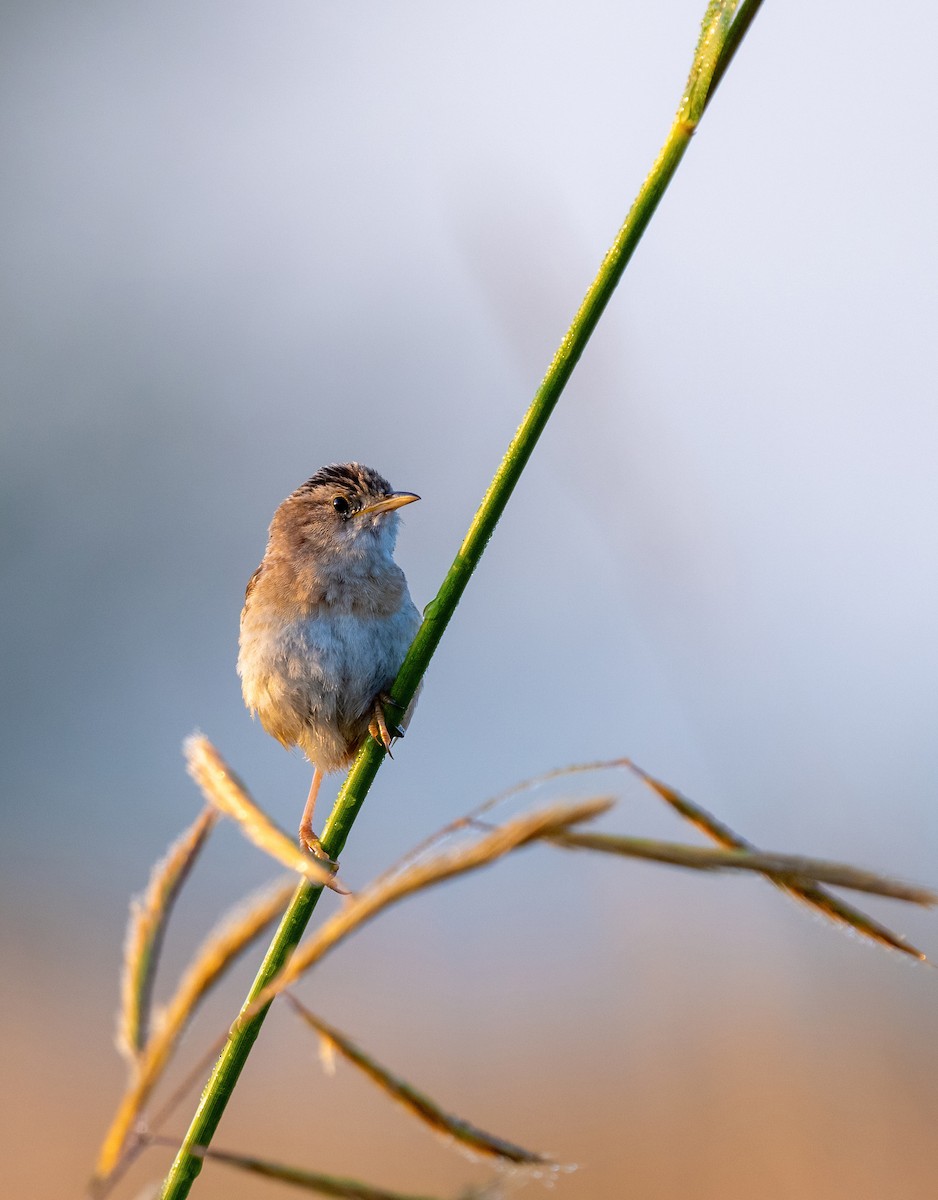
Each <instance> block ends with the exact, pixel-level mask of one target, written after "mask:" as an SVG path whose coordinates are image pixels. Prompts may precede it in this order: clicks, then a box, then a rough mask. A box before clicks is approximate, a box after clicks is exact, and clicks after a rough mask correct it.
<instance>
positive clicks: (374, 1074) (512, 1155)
mask: <svg viewBox="0 0 938 1200" xmlns="http://www.w3.org/2000/svg"><path fill="white" fill-rule="evenodd" d="M287 999H288V1000H290V1002H291V1003H292V1004H293V1007H294V1009H295V1010H296V1012H297V1013H299V1015H300V1016H301V1017H302V1018H303V1020H304V1021H306V1022H307V1024H309V1025H311V1026H312V1027H313V1029H315V1030H316V1032H317V1033H318V1034H320V1036H321V1037H323V1038H325V1039H326V1040H327V1042H328V1043H329V1044H330V1045H331V1046H332V1047H334V1048H335V1049H337V1050H338V1051H339V1053H340V1054H342V1055H343V1056H344V1057H345V1058H346V1059H348V1061H349V1062H350V1063H353V1064H354V1065H355V1066H356V1067H358V1068H359V1069H360V1070H361V1071H363V1072H364V1073H365V1075H367V1076H368V1078H369V1079H371V1080H372V1081H373V1082H374V1083H376V1084H377V1085H378V1087H379V1088H381V1090H382V1091H383V1092H385V1093H386V1094H387V1095H389V1096H390V1097H391V1098H392V1099H393V1100H396V1101H397V1102H398V1103H399V1104H401V1105H403V1107H404V1108H406V1109H407V1111H408V1112H411V1113H413V1114H414V1115H415V1116H416V1117H419V1118H420V1120H421V1121H423V1122H425V1124H427V1125H429V1126H430V1128H431V1129H433V1130H435V1131H436V1132H437V1133H443V1134H447V1135H448V1136H449V1137H451V1138H454V1139H455V1140H456V1141H457V1142H459V1143H460V1145H463V1146H466V1147H467V1148H468V1149H469V1150H473V1151H476V1152H477V1153H480V1154H490V1155H492V1156H493V1157H495V1158H500V1159H505V1160H506V1161H508V1162H512V1163H518V1164H524V1165H532V1166H533V1165H540V1166H545V1165H548V1164H550V1163H551V1162H552V1160H551V1159H550V1158H548V1157H547V1156H546V1155H544V1154H536V1153H534V1152H533V1151H531V1150H525V1149H524V1147H522V1146H516V1145H514V1144H513V1143H512V1142H507V1141H505V1140H504V1139H503V1138H499V1137H495V1136H494V1135H493V1134H491V1133H485V1132H484V1130H481V1129H477V1128H476V1126H474V1125H471V1124H470V1123H469V1122H468V1121H464V1120H462V1118H460V1117H456V1116H453V1115H452V1113H448V1112H446V1111H445V1110H444V1109H442V1108H441V1107H440V1106H439V1105H438V1104H437V1103H436V1102H435V1101H434V1100H431V1098H430V1097H429V1096H427V1095H425V1093H423V1092H419V1091H418V1090H417V1089H416V1088H415V1087H412V1086H411V1085H410V1084H409V1083H407V1082H406V1081H405V1080H403V1079H401V1078H399V1077H398V1076H397V1075H392V1074H391V1072H390V1071H388V1070H386V1068H384V1067H382V1066H381V1064H380V1063H377V1062H375V1060H374V1059H373V1058H370V1057H369V1056H368V1055H367V1054H365V1052H364V1050H362V1049H361V1047H360V1046H357V1045H356V1044H355V1043H354V1042H353V1041H351V1040H350V1039H349V1038H347V1037H346V1036H345V1034H344V1033H341V1032H340V1031H339V1030H338V1029H335V1028H334V1027H333V1026H332V1025H327V1024H326V1022H325V1021H322V1020H320V1018H319V1017H317V1016H316V1015H315V1014H314V1013H311V1012H310V1011H309V1009H308V1008H306V1007H305V1006H304V1005H302V1004H300V1002H299V1001H298V1000H297V999H296V997H294V996H291V995H288V996H287Z"/></svg>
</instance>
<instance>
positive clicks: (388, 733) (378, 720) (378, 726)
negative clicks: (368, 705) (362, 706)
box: [368, 693, 406, 758]
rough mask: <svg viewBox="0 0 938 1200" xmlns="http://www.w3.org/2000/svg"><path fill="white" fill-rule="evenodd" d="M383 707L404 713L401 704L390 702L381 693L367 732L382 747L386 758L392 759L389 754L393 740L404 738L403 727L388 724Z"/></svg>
mask: <svg viewBox="0 0 938 1200" xmlns="http://www.w3.org/2000/svg"><path fill="white" fill-rule="evenodd" d="M385 705H387V706H388V707H390V708H396V709H397V710H398V711H399V712H401V713H403V712H404V711H406V710H405V708H404V706H403V704H398V702H397V701H396V700H392V699H391V697H390V696H387V695H385V694H384V693H382V694H381V695H380V696H379V697H378V699H377V700H376V701H375V709H374V714H373V716H372V718H371V724H370V725H369V726H368V732H369V733H370V734H371V736H372V737H373V738H374V739H375V741H376V742H378V743H379V744H380V745H382V746H383V747H384V749H385V751H386V752H387V756H388V758H393V757H394V755H393V754H392V753H391V746H392V745H393V743H394V739H395V738H402V737H403V736H404V729H403V726H401V725H398V724H397V723H393V724H391V725H389V724H388V721H387V717H386V716H385V712H384V709H385Z"/></svg>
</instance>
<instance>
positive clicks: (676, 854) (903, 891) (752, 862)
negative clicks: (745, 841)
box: [550, 833, 938, 908]
mask: <svg viewBox="0 0 938 1200" xmlns="http://www.w3.org/2000/svg"><path fill="white" fill-rule="evenodd" d="M550 841H552V842H553V843H554V844H555V845H557V846H563V847H565V848H566V849H570V850H599V851H602V852H604V853H606V854H621V855H624V856H625V857H627V858H643V859H649V860H651V861H653V862H660V863H668V864H669V865H671V866H675V867H690V868H692V869H693V870H697V871H733V870H736V871H754V872H755V873H756V874H759V875H767V876H769V877H770V878H771V880H772V882H773V883H777V884H780V885H782V886H785V887H791V886H793V885H794V886H797V885H801V886H803V885H805V884H808V885H810V884H818V883H828V884H832V885H833V886H834V887H845V888H850V889H852V890H853V891H856V892H869V893H871V894H872V895H876V896H888V897H889V898H890V899H892V900H904V901H906V902H907V903H909V904H921V905H922V906H923V907H925V908H929V907H931V906H932V905H934V904H938V895H936V894H935V893H934V892H930V891H928V890H926V889H925V888H922V887H915V886H913V885H912V884H908V883H902V882H901V881H900V880H896V879H887V878H885V877H884V876H882V875H877V874H875V873H874V872H872V871H864V870H861V869H860V868H859V867H851V866H849V865H847V864H845V863H835V862H826V861H823V860H821V859H818V858H804V857H802V856H800V855H794V854H775V853H770V852H768V851H765V850H736V849H732V850H711V849H710V848H709V847H707V846H685V845H683V844H682V843H678V842H659V841H654V840H651V839H648V838H637V837H626V836H622V835H618V834H607V833H557V834H554V835H553V836H552V837H551V838H550Z"/></svg>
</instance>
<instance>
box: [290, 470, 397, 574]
mask: <svg viewBox="0 0 938 1200" xmlns="http://www.w3.org/2000/svg"><path fill="white" fill-rule="evenodd" d="M419 499H420V497H419V496H416V495H414V493H413V492H395V491H392V490H391V485H390V484H389V483H388V481H387V480H386V479H385V478H384V477H383V476H382V475H379V474H378V472H377V471H375V470H373V469H372V468H371V467H365V466H362V464H361V463H341V464H339V463H335V464H333V465H331V466H328V467H323V468H322V469H321V470H319V471H317V472H316V474H315V475H313V476H311V478H309V479H307V481H306V482H305V483H304V484H301V485H300V487H298V488H297V489H296V491H295V492H293V493H292V494H291V495H289V496H288V497H287V498H286V500H284V502H283V503H282V504H281V505H280V507H279V508H278V509H277V511H276V513H275V514H274V520H273V524H272V525H271V536H272V537H274V536H275V535H279V536H280V537H283V538H284V539H285V540H286V541H287V543H288V545H289V546H290V549H291V551H292V552H294V553H296V552H302V551H304V550H305V551H306V552H307V553H311V554H313V555H315V556H319V557H321V558H323V559H328V560H336V559H340V560H341V559H345V560H353V559H366V558H369V557H371V556H374V557H377V558H390V556H391V554H392V553H393V552H394V543H395V541H396V540H397V527H398V523H399V517H398V514H397V511H396V510H397V509H399V508H401V507H403V505H405V504H412V503H413V502H414V501H415V500H419Z"/></svg>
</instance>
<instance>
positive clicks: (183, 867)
mask: <svg viewBox="0 0 938 1200" xmlns="http://www.w3.org/2000/svg"><path fill="white" fill-rule="evenodd" d="M217 820H218V812H217V811H216V810H215V809H214V808H205V809H203V810H202V812H201V813H200V814H199V815H198V817H197V818H196V819H195V821H193V823H192V824H191V825H190V826H189V828H188V829H187V830H186V831H185V832H184V833H183V834H182V835H181V836H180V837H179V838H177V839H176V841H175V842H173V844H172V845H171V846H170V848H169V849H168V850H167V852H166V854H165V855H164V856H163V858H161V859H160V861H159V862H158V863H157V864H156V866H155V867H154V868H153V870H152V872H151V873H150V880H149V883H148V884H147V887H146V891H144V892H143V893H141V895H139V896H135V897H134V898H133V899H132V900H131V902H130V918H129V920H128V922H127V936H126V938H125V939H124V962H123V971H122V974H121V1006H120V1012H119V1013H118V1022H117V1048H118V1050H119V1051H120V1053H121V1054H122V1055H123V1057H124V1058H125V1059H126V1060H127V1061H128V1063H129V1064H130V1065H131V1066H132V1067H133V1068H135V1069H136V1066H137V1063H138V1061H139V1058H140V1054H141V1053H142V1051H143V1049H144V1046H145V1044H146V1041H147V1038H148V1036H149V1023H150V1000H151V997H152V994H153V978H154V976H155V974H156V965H157V962H158V961H159V955H160V947H161V945H162V942H163V934H164V931H165V929H166V923H167V921H168V920H169V914H170V912H171V911H172V907H173V904H174V903H175V900H176V897H177V896H178V895H179V892H180V889H181V888H182V885H183V884H184V883H185V881H186V879H187V877H188V875H189V872H190V871H191V870H192V865H193V863H194V862H195V860H196V858H197V857H198V854H199V851H200V850H201V849H202V847H203V845H204V844H205V839H206V838H207V837H208V835H209V833H210V832H211V831H212V828H213V826H214V825H215V823H216V821H217Z"/></svg>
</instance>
